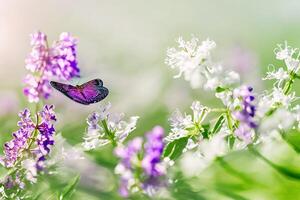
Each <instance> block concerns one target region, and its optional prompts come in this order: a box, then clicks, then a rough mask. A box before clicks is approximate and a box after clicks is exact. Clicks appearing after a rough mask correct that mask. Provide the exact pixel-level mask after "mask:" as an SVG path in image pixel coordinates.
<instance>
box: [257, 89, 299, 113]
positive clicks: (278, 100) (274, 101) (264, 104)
mask: <svg viewBox="0 0 300 200" xmlns="http://www.w3.org/2000/svg"><path fill="white" fill-rule="evenodd" d="M296 99H297V97H296V93H295V92H291V93H290V94H288V95H286V94H284V92H283V89H281V88H277V87H274V88H273V90H272V92H271V93H267V94H264V95H262V96H261V97H260V98H259V102H258V107H257V115H258V116H260V117H263V116H264V114H265V113H266V112H267V111H269V110H270V109H271V108H272V107H273V106H276V105H281V106H283V107H284V108H286V109H287V108H288V107H289V106H290V105H291V103H292V102H294V101H295V100H296Z"/></svg>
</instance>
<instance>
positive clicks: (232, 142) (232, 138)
mask: <svg viewBox="0 0 300 200" xmlns="http://www.w3.org/2000/svg"><path fill="white" fill-rule="evenodd" d="M227 140H228V144H229V147H230V149H232V148H233V145H234V142H235V137H234V136H232V135H230V136H228V138H227Z"/></svg>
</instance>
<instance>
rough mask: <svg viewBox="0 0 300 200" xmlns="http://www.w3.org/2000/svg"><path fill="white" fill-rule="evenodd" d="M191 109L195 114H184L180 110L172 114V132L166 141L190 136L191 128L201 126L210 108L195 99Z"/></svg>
mask: <svg viewBox="0 0 300 200" xmlns="http://www.w3.org/2000/svg"><path fill="white" fill-rule="evenodd" d="M191 109H192V111H193V115H187V114H184V115H183V114H182V113H181V112H180V111H179V110H176V111H175V112H174V113H173V114H172V116H171V117H170V119H169V121H170V124H171V133H169V135H168V136H167V137H166V138H165V139H166V141H168V142H170V141H173V140H176V139H179V138H182V137H185V136H188V134H189V130H190V129H193V128H197V127H199V126H200V124H201V123H202V122H203V120H204V119H205V117H206V115H207V114H208V113H209V110H210V109H209V108H208V107H205V106H203V105H201V104H200V102H199V101H194V102H193V103H192V106H191Z"/></svg>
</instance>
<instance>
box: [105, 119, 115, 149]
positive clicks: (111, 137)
mask: <svg viewBox="0 0 300 200" xmlns="http://www.w3.org/2000/svg"><path fill="white" fill-rule="evenodd" d="M101 123H102V127H103V128H104V131H105V134H106V136H107V137H108V139H109V140H110V141H111V143H112V145H113V146H114V147H116V146H117V143H116V140H115V134H114V133H112V132H111V131H110V130H109V129H108V126H107V123H106V120H102V121H101Z"/></svg>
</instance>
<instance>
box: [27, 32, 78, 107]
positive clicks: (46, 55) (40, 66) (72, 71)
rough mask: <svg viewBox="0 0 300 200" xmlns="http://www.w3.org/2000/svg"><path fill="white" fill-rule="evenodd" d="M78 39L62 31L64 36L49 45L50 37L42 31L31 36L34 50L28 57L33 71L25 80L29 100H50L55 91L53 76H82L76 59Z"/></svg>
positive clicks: (66, 78) (67, 77) (62, 77)
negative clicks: (51, 85) (53, 89)
mask: <svg viewBox="0 0 300 200" xmlns="http://www.w3.org/2000/svg"><path fill="white" fill-rule="evenodd" d="M76 45H77V40H76V39H75V38H73V37H72V36H71V35H70V34H68V33H62V34H61V35H60V39H59V40H58V41H56V42H54V44H53V45H52V47H49V46H48V41H47V36H46V35H45V34H44V33H42V32H36V33H33V34H32V35H31V46H32V50H31V53H30V54H29V55H28V57H27V58H26V60H25V63H26V66H25V68H26V69H27V70H29V71H30V72H32V73H33V74H28V75H27V76H26V78H25V79H24V82H25V84H26V87H25V88H24V94H25V96H27V98H28V100H29V102H38V101H39V100H40V98H45V99H47V98H48V97H49V96H50V93H51V87H50V85H49V79H50V78H54V77H56V78H58V79H60V80H69V79H71V78H73V77H76V76H79V68H78V67H77V61H76Z"/></svg>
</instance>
